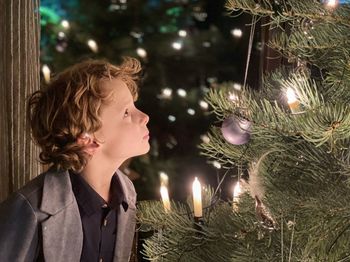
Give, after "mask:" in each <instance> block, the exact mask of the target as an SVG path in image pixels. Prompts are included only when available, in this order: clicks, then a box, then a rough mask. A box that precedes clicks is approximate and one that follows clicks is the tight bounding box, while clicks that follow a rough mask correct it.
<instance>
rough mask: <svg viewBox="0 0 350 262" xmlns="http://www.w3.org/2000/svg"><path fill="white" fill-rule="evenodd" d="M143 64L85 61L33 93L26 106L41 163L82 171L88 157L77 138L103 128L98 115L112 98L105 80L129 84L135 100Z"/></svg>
mask: <svg viewBox="0 0 350 262" xmlns="http://www.w3.org/2000/svg"><path fill="white" fill-rule="evenodd" d="M140 72H141V64H140V62H139V61H138V60H137V59H134V58H129V57H127V58H124V61H123V62H122V63H121V65H118V66H117V65H113V64H111V63H109V62H107V61H105V60H86V61H83V62H81V63H78V64H76V65H73V66H71V67H69V68H67V69H66V70H64V71H63V72H61V73H60V74H58V75H57V76H56V77H54V78H53V79H52V81H51V82H50V84H48V85H47V86H44V87H42V88H41V90H39V91H36V92H34V93H33V94H32V95H31V96H30V97H29V102H28V105H27V115H28V121H29V123H30V128H31V134H32V139H33V140H34V142H35V143H36V144H37V145H38V146H40V148H41V153H40V155H39V157H40V161H41V162H42V163H43V164H47V165H51V166H54V167H55V168H57V169H65V170H73V171H75V172H81V170H82V169H83V168H84V166H85V165H86V163H87V160H88V156H87V155H86V154H85V153H84V151H83V148H82V146H80V145H78V144H77V143H76V140H77V137H78V136H79V135H82V134H83V133H85V132H88V133H94V132H96V131H97V130H98V129H100V128H101V121H100V119H99V112H100V108H101V105H102V104H103V103H108V100H109V99H110V97H111V96H112V95H113V94H112V92H111V90H104V88H102V85H101V81H102V80H106V79H114V78H118V79H120V80H122V81H124V82H125V83H126V85H127V86H128V88H129V90H130V92H131V94H132V96H133V98H134V100H136V99H137V96H138V86H137V82H138V80H139V75H140Z"/></svg>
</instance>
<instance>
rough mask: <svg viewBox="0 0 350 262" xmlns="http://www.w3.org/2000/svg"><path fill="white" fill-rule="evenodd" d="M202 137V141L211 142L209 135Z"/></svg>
mask: <svg viewBox="0 0 350 262" xmlns="http://www.w3.org/2000/svg"><path fill="white" fill-rule="evenodd" d="M200 138H201V139H202V141H203V142H204V143H206V144H208V143H209V142H210V138H209V136H207V135H201V136H200Z"/></svg>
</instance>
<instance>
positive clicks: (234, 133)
mask: <svg viewBox="0 0 350 262" xmlns="http://www.w3.org/2000/svg"><path fill="white" fill-rule="evenodd" d="M250 132H251V122H249V121H248V120H246V119H243V118H240V117H237V116H235V115H232V116H230V117H228V118H227V119H225V120H224V122H223V123H222V126H221V133H222V135H223V136H224V138H225V139H226V141H227V142H229V143H231V144H233V145H243V144H246V143H247V142H248V141H249V140H250Z"/></svg>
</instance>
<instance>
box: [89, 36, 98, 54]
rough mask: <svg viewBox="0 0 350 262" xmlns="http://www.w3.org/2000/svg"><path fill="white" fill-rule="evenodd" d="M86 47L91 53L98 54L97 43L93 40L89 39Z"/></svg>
mask: <svg viewBox="0 0 350 262" xmlns="http://www.w3.org/2000/svg"><path fill="white" fill-rule="evenodd" d="M87 45H88V46H89V47H90V49H91V51H92V52H94V53H97V52H98V46H97V43H96V41H95V40H93V39H89V40H88V41H87Z"/></svg>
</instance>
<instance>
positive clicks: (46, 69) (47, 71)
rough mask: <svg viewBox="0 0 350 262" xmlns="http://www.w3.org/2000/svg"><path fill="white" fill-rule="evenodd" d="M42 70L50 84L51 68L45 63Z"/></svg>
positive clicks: (46, 81)
mask: <svg viewBox="0 0 350 262" xmlns="http://www.w3.org/2000/svg"><path fill="white" fill-rule="evenodd" d="M41 71H42V72H43V76H44V80H45V83H47V84H48V83H49V82H50V74H51V70H50V68H49V67H48V66H47V65H43V67H42V68H41Z"/></svg>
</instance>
